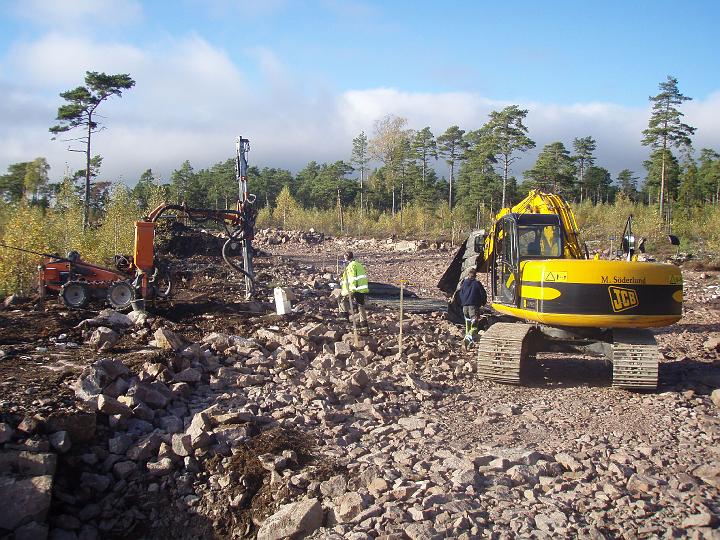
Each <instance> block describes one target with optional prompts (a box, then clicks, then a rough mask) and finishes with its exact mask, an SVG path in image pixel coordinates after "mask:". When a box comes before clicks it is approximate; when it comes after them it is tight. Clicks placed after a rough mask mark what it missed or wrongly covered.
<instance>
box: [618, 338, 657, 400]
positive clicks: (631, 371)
mask: <svg viewBox="0 0 720 540" xmlns="http://www.w3.org/2000/svg"><path fill="white" fill-rule="evenodd" d="M659 355H660V351H659V349H658V345H657V341H655V336H653V334H652V332H650V331H649V330H622V329H617V330H614V331H613V344H612V364H613V382H612V384H613V386H615V387H617V388H626V389H628V390H655V389H656V388H657V384H658V357H659Z"/></svg>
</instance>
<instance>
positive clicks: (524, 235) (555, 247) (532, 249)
mask: <svg viewBox="0 0 720 540" xmlns="http://www.w3.org/2000/svg"><path fill="white" fill-rule="evenodd" d="M560 238H561V233H560V227H558V226H557V225H546V224H532V225H518V250H519V253H520V258H521V259H527V258H534V257H537V258H542V259H551V258H556V257H560V256H562V245H561V241H560Z"/></svg>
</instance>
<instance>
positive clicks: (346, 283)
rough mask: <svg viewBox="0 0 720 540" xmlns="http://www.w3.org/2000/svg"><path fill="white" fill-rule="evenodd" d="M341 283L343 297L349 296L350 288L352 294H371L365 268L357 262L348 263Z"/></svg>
mask: <svg viewBox="0 0 720 540" xmlns="http://www.w3.org/2000/svg"><path fill="white" fill-rule="evenodd" d="M340 283H341V285H342V289H341V292H342V295H343V296H347V295H348V288H349V290H350V292H351V293H355V292H357V293H364V294H368V293H369V292H370V287H369V286H368V278H367V274H366V273H365V268H364V267H363V265H362V264H360V263H359V262H357V261H350V262H349V263H348V265H347V266H346V267H345V271H344V272H343V274H342V277H341V278H340Z"/></svg>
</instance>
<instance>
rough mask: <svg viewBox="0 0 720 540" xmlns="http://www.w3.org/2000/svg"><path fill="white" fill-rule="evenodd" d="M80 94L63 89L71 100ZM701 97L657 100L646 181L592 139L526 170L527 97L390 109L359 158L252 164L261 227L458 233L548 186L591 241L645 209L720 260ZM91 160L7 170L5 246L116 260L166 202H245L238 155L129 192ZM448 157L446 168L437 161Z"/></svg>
mask: <svg viewBox="0 0 720 540" xmlns="http://www.w3.org/2000/svg"><path fill="white" fill-rule="evenodd" d="M90 75H94V76H100V77H103V76H104V77H107V78H108V79H109V80H111V81H112V80H113V79H112V77H125V79H124V81H125V82H124V84H125V86H124V87H123V88H130V87H131V86H132V85H131V84H130V83H129V82H127V81H131V82H132V83H133V84H134V81H132V79H129V76H127V75H122V76H106V75H105V74H96V73H92V72H88V76H90ZM86 80H87V79H86ZM77 90H78V89H75V90H74V91H72V92H77ZM72 92H67V93H63V94H61V96H62V97H64V98H65V99H66V100H68V99H69V98H68V97H67V96H70V97H71V98H72V97H73V95H74V94H73V93H72ZM109 95H111V93H108V94H107V95H104V97H103V98H102V99H100V100H97V103H96V104H95V107H97V106H98V105H99V103H100V102H102V100H103V99H106V98H107V97H108V96H109ZM116 95H119V91H118V92H117V93H116ZM688 99H690V98H687V97H685V96H683V95H682V94H681V93H680V92H679V90H678V88H677V80H676V79H674V78H672V77H668V78H667V81H664V82H662V83H660V93H659V94H658V95H656V96H653V97H651V98H650V100H651V102H652V103H653V112H652V114H651V117H650V120H649V123H648V129H646V130H644V131H643V134H642V135H643V144H645V145H647V146H648V147H649V149H650V151H649V156H648V159H647V160H646V161H645V163H644V168H645V171H644V173H643V176H642V178H641V176H639V175H638V174H637V173H636V172H634V171H631V170H628V169H625V170H622V171H620V173H619V174H618V175H617V177H615V178H613V177H612V176H611V174H610V172H609V171H608V170H607V169H606V168H604V167H602V164H600V163H597V160H596V158H595V154H594V153H595V150H596V141H595V140H594V138H593V137H592V136H590V135H586V136H582V137H577V138H575V139H573V140H572V141H571V142H570V144H569V147H568V146H566V145H565V143H563V142H562V141H555V142H552V143H550V144H547V145H545V146H544V147H543V148H542V149H541V151H540V152H539V154H538V157H537V159H536V161H535V163H534V165H533V166H532V167H531V168H529V169H528V170H526V171H524V172H523V174H522V176H521V177H516V176H515V175H514V174H512V172H513V163H514V162H515V161H517V160H518V159H519V157H520V155H521V154H522V153H523V152H526V151H527V150H529V149H532V148H534V147H535V142H534V141H533V140H532V139H531V138H530V137H529V134H528V130H527V128H526V127H525V126H524V123H523V121H524V119H525V118H526V116H527V114H528V111H527V110H523V109H520V108H519V107H518V106H515V105H513V106H509V107H506V108H504V109H502V110H499V111H493V112H491V113H490V115H489V119H488V122H487V123H486V124H484V125H483V126H480V127H479V128H477V129H474V130H468V131H465V130H463V129H460V128H459V127H458V126H450V127H449V128H448V129H447V130H445V131H444V132H443V133H442V134H439V135H437V136H436V135H435V134H434V133H433V132H432V131H431V129H430V127H424V128H421V129H411V128H409V127H408V120H407V119H405V118H402V117H399V116H394V115H388V116H386V117H384V118H382V119H380V120H378V121H377V122H376V123H375V125H374V130H373V133H372V134H371V136H370V137H368V136H367V135H366V134H365V133H360V134H358V136H357V137H355V138H354V139H353V140H352V142H351V143H350V141H349V144H348V158H347V160H341V161H336V162H334V163H317V162H315V161H311V162H309V163H308V164H307V165H306V166H305V167H304V168H303V169H301V170H300V171H298V172H297V173H296V174H293V173H292V172H291V171H289V170H287V169H282V168H273V167H263V168H259V167H255V166H252V167H250V168H249V171H248V182H249V186H250V191H251V192H252V193H254V194H255V195H256V196H257V199H256V205H257V207H258V208H259V216H258V223H257V225H258V227H271V226H274V227H282V228H286V229H309V228H314V229H316V230H321V231H323V232H326V233H329V234H347V235H359V236H377V237H385V236H390V235H398V236H420V237H424V238H433V239H446V240H451V241H457V240H459V239H460V238H461V237H462V236H463V235H464V234H466V233H467V232H468V231H470V230H472V229H475V228H481V227H485V226H487V225H488V224H489V223H490V222H491V220H492V217H493V216H494V214H495V213H496V212H497V211H498V210H499V209H500V208H502V207H503V206H510V205H512V204H514V203H515V202H517V201H518V200H520V199H521V198H523V197H524V196H525V195H526V194H527V192H528V190H530V189H532V188H542V189H545V190H548V191H553V192H556V193H560V194H561V195H563V196H564V197H565V198H566V199H567V200H568V201H570V202H571V203H572V204H573V207H574V210H575V212H576V214H577V217H578V222H579V224H580V226H581V229H582V232H583V234H584V237H585V239H586V240H588V241H589V242H590V244H591V248H595V247H596V248H597V249H602V248H604V247H605V246H606V244H607V241H608V239H609V237H610V236H611V235H613V234H615V235H617V234H619V233H620V232H621V231H620V229H621V228H622V225H623V223H624V220H625V219H626V218H627V215H628V214H630V213H632V214H634V216H635V219H636V223H637V230H638V234H641V235H644V236H646V237H648V239H649V241H650V242H649V245H650V246H652V244H653V242H657V243H661V242H663V241H664V239H666V234H667V232H668V231H670V230H672V231H673V232H674V233H675V234H678V235H679V236H680V237H681V239H682V241H683V248H684V249H690V250H693V251H694V252H696V254H697V255H700V256H708V255H712V254H713V253H717V252H718V250H720V205H719V202H720V154H719V153H718V152H717V151H715V150H714V149H708V148H703V149H701V150H700V151H699V152H695V151H694V150H693V148H692V145H691V136H692V135H693V133H694V131H695V130H694V128H692V127H691V126H688V125H686V124H684V123H682V113H681V112H680V111H679V106H680V105H681V104H682V102H683V101H687V100H688ZM62 110H63V107H61V108H60V109H59V111H62ZM93 110H94V109H93ZM60 117H61V114H60V112H59V115H58V119H60ZM87 127H88V129H89V130H90V133H92V129H93V128H94V127H96V125H93V121H92V118H90V119H89V120H88V123H87ZM68 129H69V128H68ZM53 130H56V131H63V130H64V128H62V129H61V128H58V127H57V126H54V127H53V128H51V131H53ZM86 157H87V166H86V168H85V169H82V170H79V171H76V172H74V173H70V172H69V171H65V172H64V174H63V177H62V179H61V180H59V181H57V182H52V181H51V180H50V167H49V166H48V163H47V161H46V159H45V158H42V157H39V158H37V159H35V160H33V161H30V162H22V163H15V164H11V165H10V166H9V167H8V170H7V172H6V173H5V174H3V175H1V176H0V239H1V240H0V243H3V244H6V245H10V246H15V247H21V248H25V249H32V250H35V251H43V252H57V253H60V254H64V253H67V252H68V251H70V250H77V251H79V252H80V253H81V254H82V255H83V257H84V258H86V259H87V260H90V261H93V262H97V263H107V262H108V260H109V259H111V258H112V255H114V254H115V253H130V252H131V251H132V241H133V222H134V221H135V220H136V219H138V218H140V217H141V216H143V215H145V214H147V213H148V212H149V211H150V210H151V209H152V208H154V207H155V206H157V205H158V204H160V203H162V202H180V203H181V202H185V203H186V204H187V205H188V206H191V207H199V208H227V207H231V206H233V204H234V202H235V200H236V199H237V194H238V185H237V180H236V173H235V160H234V159H233V158H230V159H227V160H225V161H223V162H219V163H216V164H214V165H213V166H211V167H209V168H205V169H197V170H196V169H195V168H194V167H193V166H192V164H191V163H190V161H184V162H183V163H182V164H180V166H179V167H178V168H177V169H176V170H174V171H173V172H172V173H171V174H170V177H169V178H167V179H163V178H160V177H159V176H157V175H156V174H154V173H153V171H152V170H150V169H148V170H146V171H145V172H144V173H143V174H142V175H141V176H140V178H139V179H138V180H137V182H136V183H135V185H134V186H132V187H129V186H127V185H125V184H123V183H120V182H117V181H113V180H112V179H107V178H106V177H104V176H103V174H102V157H101V156H98V155H95V156H92V157H91V154H90V145H89V136H88V145H87V151H86ZM441 162H444V163H445V164H446V165H447V171H448V174H447V175H442V176H440V175H439V174H438V172H437V170H436V169H437V168H438V163H441ZM639 180H642V181H641V182H640V183H638V181H639ZM88 188H89V189H88ZM36 263H37V257H34V256H32V255H29V254H20V253H19V252H17V251H12V250H8V249H5V248H0V293H9V292H12V291H17V290H20V291H22V290H27V289H28V288H29V287H31V286H32V281H33V279H34V275H35V265H36Z"/></svg>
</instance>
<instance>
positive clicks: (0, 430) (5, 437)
mask: <svg viewBox="0 0 720 540" xmlns="http://www.w3.org/2000/svg"><path fill="white" fill-rule="evenodd" d="M13 433H14V430H13V428H11V427H10V424H6V423H5V422H0V444H3V443H6V442H8V441H9V440H10V439H12V436H13Z"/></svg>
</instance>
